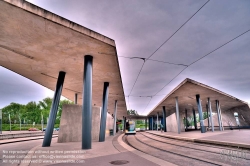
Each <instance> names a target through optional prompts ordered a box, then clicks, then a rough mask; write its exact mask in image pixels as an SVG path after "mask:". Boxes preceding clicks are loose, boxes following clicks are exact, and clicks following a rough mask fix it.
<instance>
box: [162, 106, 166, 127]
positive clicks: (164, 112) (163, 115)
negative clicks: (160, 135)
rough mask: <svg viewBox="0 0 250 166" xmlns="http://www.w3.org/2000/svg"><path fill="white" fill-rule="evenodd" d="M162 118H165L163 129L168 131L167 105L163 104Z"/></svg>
mask: <svg viewBox="0 0 250 166" xmlns="http://www.w3.org/2000/svg"><path fill="white" fill-rule="evenodd" d="M162 120H163V131H164V132H167V123H166V109H165V106H162Z"/></svg>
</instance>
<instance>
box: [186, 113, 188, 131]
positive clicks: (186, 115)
mask: <svg viewBox="0 0 250 166" xmlns="http://www.w3.org/2000/svg"><path fill="white" fill-rule="evenodd" d="M185 123H186V129H187V125H188V120H187V109H185Z"/></svg>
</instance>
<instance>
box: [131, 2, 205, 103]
mask: <svg viewBox="0 0 250 166" xmlns="http://www.w3.org/2000/svg"><path fill="white" fill-rule="evenodd" d="M209 1H210V0H208V1H206V3H204V4H203V5H202V6H201V7H200V8H199V9H198V10H197V11H196V12H195V13H194V14H193V15H192V16H191V17H190V18H189V19H188V20H187V21H185V22H184V23H183V24H182V25H181V26H180V27H179V28H178V29H177V30H176V31H175V32H174V33H173V34H172V35H171V36H170V37H169V38H168V39H167V40H165V41H164V42H163V43H162V44H161V45H160V47H158V48H157V49H156V50H155V51H154V52H153V53H152V54H151V55H150V56H149V57H148V58H147V59H143V60H144V62H143V64H142V66H141V69H140V71H139V73H138V75H137V77H136V80H135V82H134V84H133V86H132V89H131V90H130V92H129V95H128V96H130V95H131V93H132V91H133V89H134V87H135V84H136V82H137V80H138V78H139V76H140V74H141V71H142V69H143V67H144V65H145V62H146V61H147V60H149V58H151V57H152V56H153V55H154V54H155V53H156V52H157V51H158V50H159V49H160V48H161V47H162V46H163V45H164V44H166V43H167V42H168V41H169V40H170V39H171V38H172V37H173V36H174V35H175V34H176V33H177V32H178V31H179V30H180V29H181V28H182V27H183V26H184V25H185V24H187V23H188V22H189V21H190V20H191V19H192V18H193V17H194V16H195V15H196V14H197V13H198V12H199V11H200V10H201V9H202V8H203V7H204V6H205V5H206V4H207V3H208V2H209ZM140 59H142V58H140ZM150 101H151V100H150Z"/></svg>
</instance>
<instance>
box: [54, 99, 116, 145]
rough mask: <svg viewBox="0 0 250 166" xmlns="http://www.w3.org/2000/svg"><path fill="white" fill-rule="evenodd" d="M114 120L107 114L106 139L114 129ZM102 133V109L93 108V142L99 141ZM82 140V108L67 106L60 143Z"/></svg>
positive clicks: (60, 132) (63, 112)
mask: <svg viewBox="0 0 250 166" xmlns="http://www.w3.org/2000/svg"><path fill="white" fill-rule="evenodd" d="M112 125H113V119H112V116H111V115H110V114H108V113H107V121H106V137H107V136H109V129H112V128H113V126H112ZM99 132H100V107H92V140H93V141H98V140H99ZM81 140H82V106H81V105H73V104H65V105H63V108H62V116H61V122H60V131H59V134H58V142H59V143H61V142H80V141H81Z"/></svg>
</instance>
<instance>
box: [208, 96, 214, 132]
mask: <svg viewBox="0 0 250 166" xmlns="http://www.w3.org/2000/svg"><path fill="white" fill-rule="evenodd" d="M207 102H208V109H209V114H210V122H211V127H212V132H214V122H213V111H212V107H211V102H210V98H207Z"/></svg>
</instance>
